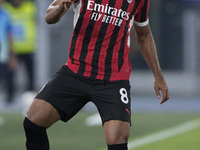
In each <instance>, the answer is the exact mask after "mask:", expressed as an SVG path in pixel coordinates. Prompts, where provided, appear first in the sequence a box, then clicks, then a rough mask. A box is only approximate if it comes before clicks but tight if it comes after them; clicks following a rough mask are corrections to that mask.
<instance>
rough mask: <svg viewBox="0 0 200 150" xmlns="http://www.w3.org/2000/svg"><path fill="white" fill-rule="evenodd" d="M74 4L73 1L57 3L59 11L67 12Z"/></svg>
mask: <svg viewBox="0 0 200 150" xmlns="http://www.w3.org/2000/svg"><path fill="white" fill-rule="evenodd" d="M73 3H74V0H61V1H60V3H59V7H60V9H64V10H67V9H68V8H70V6H71V5H72V4H73Z"/></svg>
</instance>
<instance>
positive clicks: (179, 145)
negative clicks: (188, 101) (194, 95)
mask: <svg viewBox="0 0 200 150" xmlns="http://www.w3.org/2000/svg"><path fill="white" fill-rule="evenodd" d="M92 114H93V113H91V112H90V113H89V112H85V111H81V112H80V113H79V114H78V115H77V116H75V117H74V118H73V119H72V120H70V121H69V122H68V123H63V122H58V123H56V124H55V125H53V126H52V127H51V128H50V129H48V130H47V131H48V135H49V141H50V148H51V150H66V149H68V150H103V149H105V148H106V144H105V140H104V135H103V128H102V126H93V127H88V126H86V125H85V123H84V122H85V119H86V118H87V117H88V116H90V115H92ZM198 117H199V115H198V114H196V115H195V114H159V113H153V114H149V113H142V114H141V113H135V114H134V115H132V124H133V125H132V127H131V136H130V141H132V140H133V139H138V138H141V137H145V136H146V135H149V134H153V133H156V132H159V131H162V130H164V129H167V128H170V127H173V126H175V125H178V124H182V123H184V122H187V121H190V120H193V119H195V118H198ZM0 118H1V120H3V122H4V123H3V124H1V125H0V150H25V144H24V143H25V136H24V131H23V125H22V122H23V116H22V115H21V114H19V113H17V114H0ZM199 148H200V127H199V128H197V129H195V130H191V131H189V132H186V133H183V134H180V135H176V136H173V137H170V138H167V139H164V140H161V141H157V142H154V143H151V144H148V145H144V146H141V147H138V148H135V149H130V150H169V149H170V150H199Z"/></svg>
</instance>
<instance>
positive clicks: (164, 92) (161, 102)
mask: <svg viewBox="0 0 200 150" xmlns="http://www.w3.org/2000/svg"><path fill="white" fill-rule="evenodd" d="M161 91H162V96H163V97H162V100H161V101H160V104H163V103H164V102H166V101H167V100H168V99H169V93H168V88H167V87H166V88H164V89H162V90H161Z"/></svg>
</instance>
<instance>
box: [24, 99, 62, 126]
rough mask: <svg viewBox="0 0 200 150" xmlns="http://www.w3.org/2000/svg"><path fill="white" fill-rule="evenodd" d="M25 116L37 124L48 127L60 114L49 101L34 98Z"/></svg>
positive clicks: (58, 118)
mask: <svg viewBox="0 0 200 150" xmlns="http://www.w3.org/2000/svg"><path fill="white" fill-rule="evenodd" d="M27 118H28V119H29V120H30V121H32V122H33V123H35V124H37V125H39V126H42V127H46V128H48V127H50V126H51V125H52V124H53V123H55V122H56V121H58V120H60V115H59V113H58V112H57V110H56V109H55V108H54V107H53V106H52V105H51V104H50V103H48V102H46V101H44V100H41V99H35V100H34V101H33V103H32V104H31V106H30V108H29V110H28V112H27Z"/></svg>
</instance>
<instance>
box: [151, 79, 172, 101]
mask: <svg viewBox="0 0 200 150" xmlns="http://www.w3.org/2000/svg"><path fill="white" fill-rule="evenodd" d="M154 89H155V92H156V95H157V97H158V98H160V97H161V95H160V91H161V92H162V100H161V101H160V104H163V103H164V102H166V101H167V100H168V99H169V91H168V87H167V84H166V82H165V80H164V78H156V79H155V81H154Z"/></svg>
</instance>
